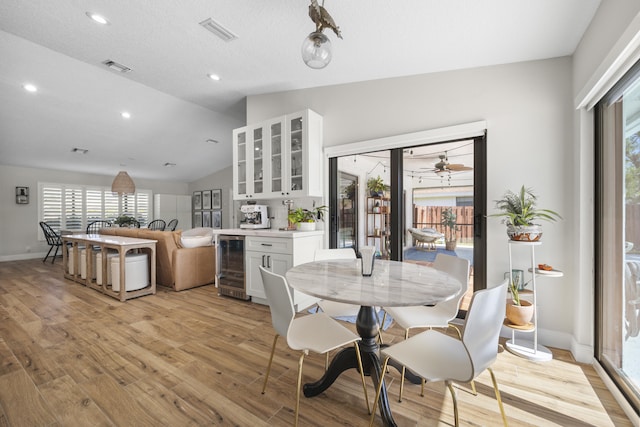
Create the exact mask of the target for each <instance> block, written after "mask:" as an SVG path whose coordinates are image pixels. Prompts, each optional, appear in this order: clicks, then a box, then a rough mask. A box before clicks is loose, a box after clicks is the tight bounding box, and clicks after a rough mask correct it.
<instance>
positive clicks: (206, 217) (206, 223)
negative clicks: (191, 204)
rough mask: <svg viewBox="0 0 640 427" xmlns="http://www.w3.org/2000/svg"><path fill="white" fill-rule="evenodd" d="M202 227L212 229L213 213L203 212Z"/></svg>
mask: <svg viewBox="0 0 640 427" xmlns="http://www.w3.org/2000/svg"><path fill="white" fill-rule="evenodd" d="M202 226H203V227H211V211H202Z"/></svg>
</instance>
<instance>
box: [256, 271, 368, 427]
mask: <svg viewBox="0 0 640 427" xmlns="http://www.w3.org/2000/svg"><path fill="white" fill-rule="evenodd" d="M258 268H260V274H261V275H262V282H263V284H264V291H265V294H266V295H267V300H268V301H269V308H270V309H271V322H272V324H273V329H275V330H276V335H275V337H274V339H273V346H272V348H271V356H270V357H269V365H268V367H267V374H266V376H265V378H264V385H263V386H262V393H263V394H264V392H265V391H266V389H267V381H268V380H269V373H270V371H271V363H272V362H273V354H274V352H275V350H276V342H277V341H278V337H279V336H283V337H285V338H286V340H287V345H288V346H289V348H291V349H292V350H300V351H301V352H302V354H301V355H300V359H299V361H298V382H297V386H296V387H297V388H296V411H295V425H296V426H297V425H298V410H299V408H300V386H301V383H302V364H303V363H304V357H305V356H306V355H307V354H309V352H310V351H312V352H314V353H318V354H327V353H328V352H329V351H331V350H335V349H336V348H339V347H343V346H345V345H347V344H352V343H353V345H354V347H355V351H356V356H357V358H358V368H359V371H360V379H361V380H362V388H363V390H364V398H365V400H366V402H367V411H369V410H370V409H369V398H368V396H367V387H366V383H365V380H364V371H363V369H362V360H361V359H360V349H359V348H358V341H360V337H359V336H358V335H356V334H354V333H353V332H351V331H350V330H349V329H347V328H345V327H344V326H342V325H341V324H340V323H338V322H337V321H335V320H334V319H332V318H331V317H329V316H327V315H326V314H325V313H316V314H311V315H307V316H302V317H298V318H296V317H295V314H296V311H295V309H294V307H293V299H292V298H291V293H290V292H289V285H288V284H287V279H285V278H284V277H283V276H280V275H278V274H275V273H272V272H270V271H268V270H266V269H264V268H263V267H262V266H260V267H258Z"/></svg>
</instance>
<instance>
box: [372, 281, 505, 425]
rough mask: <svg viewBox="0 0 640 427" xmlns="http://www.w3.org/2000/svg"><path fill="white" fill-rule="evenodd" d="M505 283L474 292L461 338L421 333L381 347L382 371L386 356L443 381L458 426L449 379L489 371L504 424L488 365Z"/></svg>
mask: <svg viewBox="0 0 640 427" xmlns="http://www.w3.org/2000/svg"><path fill="white" fill-rule="evenodd" d="M507 283H508V281H507V280H505V281H504V282H502V283H501V284H500V285H499V286H496V287H494V288H490V289H483V290H481V291H477V292H475V293H474V295H473V298H472V299H471V304H470V306H469V311H468V313H467V318H466V320H465V323H464V332H463V334H462V340H459V339H457V338H455V337H452V336H449V335H446V334H444V333H442V332H438V331H433V330H429V331H425V332H422V333H420V334H418V335H415V336H413V337H411V338H409V339H406V340H404V341H401V342H399V343H398V344H395V345H392V346H390V347H387V348H385V349H383V350H382V352H381V354H382V356H381V357H383V358H384V359H385V361H384V366H383V369H382V372H386V369H387V364H388V363H389V359H393V360H395V361H397V362H399V363H401V364H402V365H404V366H406V367H407V368H408V369H410V370H411V371H412V372H414V373H415V374H416V375H418V376H420V377H422V378H423V379H424V380H426V381H430V382H436V381H444V383H445V384H446V385H447V388H448V389H449V391H450V392H451V397H452V398H453V413H454V417H455V425H456V426H458V425H459V422H458V403H457V400H456V392H455V390H454V388H453V385H452V382H453V381H456V382H470V381H472V380H473V379H475V378H476V377H477V376H478V375H480V374H481V373H482V372H483V371H484V370H485V369H486V370H488V371H489V373H490V374H491V381H492V382H493V388H494V391H495V395H496V400H497V401H498V406H499V407H500V413H501V414H502V422H503V423H504V425H505V426H506V425H507V417H506V415H505V413H504V407H503V406H502V399H501V398H500V391H499V390H498V383H497V381H496V377H495V375H494V373H493V371H492V370H491V368H490V366H491V365H492V364H493V362H494V361H495V360H496V358H497V357H498V339H499V338H500V329H501V327H502V322H503V320H504V315H505V304H504V301H505V299H506V297H507ZM382 384H383V381H380V385H379V386H378V389H377V391H376V398H375V400H374V404H373V411H372V413H371V422H370V425H373V421H374V419H375V411H376V404H377V401H378V397H379V394H380V389H381V386H382ZM423 386H424V382H423ZM422 394H424V388H423V393H422Z"/></svg>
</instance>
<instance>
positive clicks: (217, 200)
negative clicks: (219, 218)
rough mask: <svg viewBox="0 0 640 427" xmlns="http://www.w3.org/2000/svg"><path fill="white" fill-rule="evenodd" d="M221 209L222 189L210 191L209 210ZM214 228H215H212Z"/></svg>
mask: <svg viewBox="0 0 640 427" xmlns="http://www.w3.org/2000/svg"><path fill="white" fill-rule="evenodd" d="M221 208H222V189H220V188H219V189H217V190H211V209H221ZM214 228H215V227H214Z"/></svg>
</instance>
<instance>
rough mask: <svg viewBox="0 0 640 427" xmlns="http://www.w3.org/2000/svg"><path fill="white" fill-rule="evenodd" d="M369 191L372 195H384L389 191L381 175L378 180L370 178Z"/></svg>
mask: <svg viewBox="0 0 640 427" xmlns="http://www.w3.org/2000/svg"><path fill="white" fill-rule="evenodd" d="M367 189H368V190H369V191H370V192H371V193H382V192H383V191H384V190H386V189H387V186H386V185H385V184H384V181H383V180H382V178H381V177H380V175H378V176H377V177H376V178H369V180H368V181H367Z"/></svg>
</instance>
